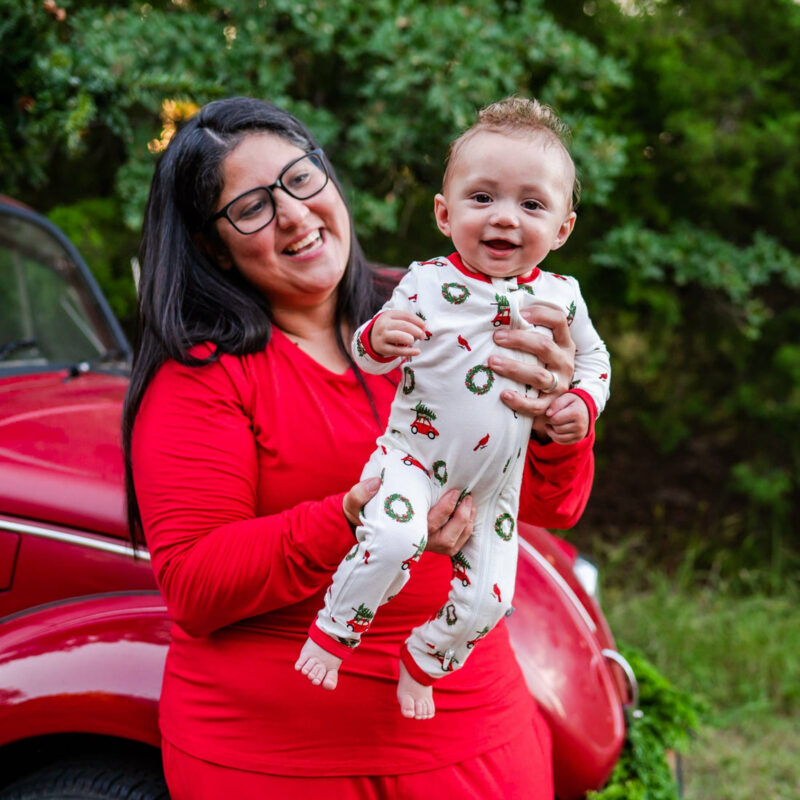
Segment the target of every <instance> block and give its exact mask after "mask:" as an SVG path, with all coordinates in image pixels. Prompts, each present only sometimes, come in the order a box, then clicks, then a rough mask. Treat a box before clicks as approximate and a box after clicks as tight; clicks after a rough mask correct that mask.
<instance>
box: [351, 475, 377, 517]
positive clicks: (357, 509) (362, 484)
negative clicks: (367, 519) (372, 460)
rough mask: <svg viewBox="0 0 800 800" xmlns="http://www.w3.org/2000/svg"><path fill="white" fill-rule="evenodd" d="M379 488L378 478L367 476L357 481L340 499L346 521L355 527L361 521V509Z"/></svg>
mask: <svg viewBox="0 0 800 800" xmlns="http://www.w3.org/2000/svg"><path fill="white" fill-rule="evenodd" d="M380 488H381V479H380V478H367V479H366V480H364V481H359V482H358V483H357V484H356V485H355V486H354V487H353V488H352V489H351V490H350V491H349V492H348V493H347V494H346V495H345V496H344V499H343V500H342V510H343V511H344V515H345V517H347V521H348V522H349V523H350V524H351V525H352V526H353V527H354V528H357V527H358V526H359V524H360V523H361V519H360V517H359V515H360V514H361V509H362V508H364V506H365V505H366V504H367V503H368V502H369V501H370V500H372V498H373V497H375V495H376V494H377V493H378V489H380Z"/></svg>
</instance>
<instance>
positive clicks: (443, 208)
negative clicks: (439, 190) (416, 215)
mask: <svg viewBox="0 0 800 800" xmlns="http://www.w3.org/2000/svg"><path fill="white" fill-rule="evenodd" d="M433 215H434V217H436V225H437V226H438V228H439V230H440V231H441V232H442V233H443V234H444V235H445V236H447V237H448V238H449V237H450V212H449V211H448V208H447V200H445V197H444V195H443V194H437V195H436V197H434V198H433Z"/></svg>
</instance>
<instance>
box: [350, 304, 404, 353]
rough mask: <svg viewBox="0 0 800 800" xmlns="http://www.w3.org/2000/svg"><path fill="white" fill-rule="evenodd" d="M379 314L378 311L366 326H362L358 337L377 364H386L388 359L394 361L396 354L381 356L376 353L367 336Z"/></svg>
mask: <svg viewBox="0 0 800 800" xmlns="http://www.w3.org/2000/svg"><path fill="white" fill-rule="evenodd" d="M381 313H383V312H381ZM380 315H381V314H380V313H379V314H376V315H375V316H374V317H373V318H372V319H371V320H370V321H369V324H368V325H367V327H366V328H364V330H363V331H361V336H360V337H359V338H360V339H361V344H362V345H363V346H364V349H365V350H366V351H367V355H368V356H369V357H370V358H371V359H372V360H373V361H377V362H378V363H379V364H388V363H389V362H390V361H395V360H396V359H397V356H381V355H378V353H376V352H375V351H374V350H373V349H372V342H371V341H370V338H369V334H370V332H371V331H372V326H373V325H374V324H375V322H376V321H377V319H378V317H379V316H380Z"/></svg>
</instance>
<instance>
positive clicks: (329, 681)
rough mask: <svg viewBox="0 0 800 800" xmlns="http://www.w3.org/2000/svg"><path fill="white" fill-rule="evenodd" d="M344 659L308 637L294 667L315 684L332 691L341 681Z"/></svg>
mask: <svg viewBox="0 0 800 800" xmlns="http://www.w3.org/2000/svg"><path fill="white" fill-rule="evenodd" d="M341 663H342V659H341V658H338V657H337V656H335V655H333V654H332V653H329V652H328V651H327V650H325V649H324V648H322V647H320V646H319V645H318V644H317V643H316V642H314V641H312V640H311V639H306V643H305V644H304V645H303V649H302V650H301V651H300V657H299V658H298V659H297V661H296V663H295V665H294V668H295V669H296V670H299V671H300V672H301V673H302V674H303V675H305V676H306V678H308V679H309V680H310V681H311V683H313V684H314V686H322V688H323V689H328V690H329V691H332V690H333V689H335V688H336V684H337V683H338V682H339V666H340V665H341Z"/></svg>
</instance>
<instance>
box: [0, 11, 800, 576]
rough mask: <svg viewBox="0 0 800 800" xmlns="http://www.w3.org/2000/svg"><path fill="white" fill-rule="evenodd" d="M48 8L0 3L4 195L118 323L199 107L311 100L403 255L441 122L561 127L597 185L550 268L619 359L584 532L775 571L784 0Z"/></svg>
mask: <svg viewBox="0 0 800 800" xmlns="http://www.w3.org/2000/svg"><path fill="white" fill-rule="evenodd" d="M48 9H49V10H48ZM58 9H59V6H54V5H52V4H48V5H47V6H45V5H43V4H41V3H40V2H38V0H0V78H2V80H0V96H1V97H2V102H1V103H0V160H1V161H2V164H3V170H2V173H1V174H0V192H4V193H7V194H11V195H13V196H16V197H18V198H19V199H22V200H23V201H27V202H29V203H30V204H31V205H33V206H34V207H36V208H38V209H41V210H43V211H45V212H51V211H53V213H54V214H55V216H54V219H56V218H57V219H58V220H59V221H63V222H64V224H65V225H66V226H67V227H68V228H69V231H68V232H69V233H70V234H71V235H73V236H74V237H75V238H76V239H77V242H78V245H79V247H80V248H81V249H82V250H84V253H85V255H86V257H87V260H88V261H89V263H90V266H91V267H92V268H93V269H94V270H95V272H96V273H97V275H98V277H99V278H100V281H101V284H102V285H103V287H104V289H105V290H106V292H107V293H108V294H109V297H110V300H111V303H112V306H113V307H114V309H115V310H116V311H117V313H118V314H120V315H121V316H122V317H123V322H124V323H125V325H126V327H127V328H128V329H130V328H131V319H130V317H131V314H132V296H131V290H132V286H131V283H130V281H129V278H128V275H129V264H130V259H131V257H132V256H133V255H134V254H135V250H136V245H135V240H136V237H137V235H138V232H139V229H140V226H141V219H142V211H143V208H144V203H145V199H146V195H147V191H148V185H149V180H150V176H151V174H152V170H153V167H154V164H155V159H156V158H157V154H158V152H159V150H160V149H161V148H163V146H164V145H165V143H166V141H167V140H168V138H169V136H170V134H171V131H173V130H174V129H175V127H176V126H177V125H180V123H181V121H182V120H183V119H185V118H187V117H188V116H189V115H191V113H193V111H194V110H195V109H196V108H197V107H199V106H200V105H202V104H204V103H206V102H208V101H209V100H213V99H216V98H220V97H224V96H229V95H235V94H248V95H254V96H259V97H264V98H266V99H269V100H272V101H273V102H275V103H278V104H280V105H283V106H285V107H287V108H288V109H290V110H292V111H294V112H295V113H297V114H298V115H299V116H300V117H301V118H302V119H303V120H304V121H305V122H307V124H308V125H309V127H310V128H311V129H312V130H313V131H314V133H315V135H316V136H317V138H318V139H319V141H320V142H321V143H322V145H323V146H324V147H325V148H326V150H327V151H328V153H329V154H330V156H331V159H332V160H333V162H334V163H335V164H336V166H337V169H338V171H339V174H340V176H341V177H342V179H343V180H344V183H345V187H346V190H347V194H348V199H349V201H350V202H351V205H352V207H353V209H354V213H355V219H356V225H357V229H358V232H359V235H360V236H361V238H362V242H363V243H364V245H365V247H366V250H367V252H368V253H369V255H370V256H371V257H372V258H373V259H374V260H375V261H381V262H384V263H394V264H405V263H408V262H409V261H410V260H411V259H412V258H418V257H425V256H428V255H432V254H435V253H437V252H440V250H441V248H442V247H444V246H446V245H445V243H444V242H443V240H442V237H441V235H440V234H439V232H438V231H437V229H436V227H435V225H434V224H433V219H432V214H431V205H432V197H433V194H434V193H435V192H436V191H437V190H438V188H439V183H440V180H441V175H442V171H443V166H444V158H445V153H446V150H447V146H448V143H449V142H450V140H451V139H452V138H453V136H455V135H456V134H457V133H459V132H460V131H461V130H462V129H463V128H464V127H465V126H467V125H468V124H469V123H470V121H471V120H472V118H473V115H474V112H475V110H476V109H477V108H478V107H480V106H482V105H484V104H486V103H488V102H491V101H493V100H496V99H498V98H500V97H502V96H504V95H507V94H510V93H514V92H516V93H521V94H525V95H535V96H537V97H538V98H540V99H541V100H543V101H545V102H548V103H551V104H553V105H554V106H555V107H556V108H557V110H558V111H559V112H560V113H561V114H562V116H563V117H564V119H565V120H566V121H567V122H568V123H569V124H570V125H571V127H572V129H573V152H574V156H575V160H576V164H577V167H578V171H579V174H580V176H581V178H582V182H583V185H584V192H583V204H582V206H581V208H580V209H579V220H578V225H577V227H576V230H575V233H574V234H573V236H572V237H571V239H570V241H569V242H568V244H567V246H566V247H565V248H563V249H561V250H559V251H558V252H557V253H553V254H551V256H549V257H548V261H547V262H546V267H549V268H551V269H553V270H555V271H559V272H568V273H572V274H575V275H577V276H578V277H579V278H580V279H581V282H582V285H583V289H584V294H585V296H586V297H587V298H588V300H589V305H590V309H591V313H592V317H593V319H594V320H595V323H596V325H597V327H598V329H599V330H600V332H601V334H602V335H603V336H604V337H605V338H606V340H607V342H608V344H609V347H610V350H611V352H612V358H613V363H614V385H613V387H612V391H613V399H612V401H611V403H610V405H609V408H608V409H607V411H606V412H605V414H604V416H603V418H602V419H601V423H600V426H599V429H598V430H599V434H600V436H601V447H600V449H599V454H600V460H599V462H598V463H599V470H598V478H597V482H596V488H595V495H594V496H595V498H597V500H596V502H594V503H593V505H592V506H590V511H589V514H588V515H587V516H586V517H585V520H586V522H585V523H584V525H585V526H586V527H587V528H589V529H592V528H598V527H599V528H600V529H602V530H603V531H604V533H605V534H606V535H608V536H613V535H614V531H615V529H624V528H626V527H629V526H631V525H637V526H641V527H647V528H649V529H650V530H651V531H652V532H659V533H664V534H665V535H663V536H653V537H652V538H651V540H652V542H653V543H654V544H652V545H651V546H652V547H654V548H655V547H657V546H658V544H657V543H658V542H662V541H668V540H671V538H670V536H669V531H668V530H667V528H672V529H673V530H687V529H690V528H692V527H695V528H697V529H698V530H699V529H701V528H702V529H703V530H704V531H705V532H706V533H707V534H708V536H709V538H710V539H711V540H712V541H720V542H721V541H725V542H726V548H727V549H728V550H729V551H731V552H734V551H735V552H741V553H746V554H747V558H750V557H753V556H755V557H758V554H759V553H764V554H765V555H764V558H765V559H766V560H767V561H769V562H770V563H773V564H777V563H778V561H776V557H775V553H776V550H777V549H781V548H784V547H793V546H794V545H792V541H793V539H792V531H793V530H794V528H796V525H797V523H798V521H800V499H799V498H800V354H799V353H800V351H798V346H797V344H796V342H797V341H798V340H800V335H799V334H800V311H798V309H800V302H798V301H800V261H799V260H798V259H799V258H800V257H799V256H798V253H799V252H800V227H798V226H797V225H796V221H795V216H796V214H795V211H794V202H793V201H794V198H795V197H796V196H797V194H798V192H800V148H797V146H796V142H797V140H798V137H799V135H800V111H798V109H797V102H796V101H797V97H798V96H800V50H798V48H797V46H796V42H797V41H798V40H800V36H799V34H800V5H798V4H797V3H796V2H794V0H773V2H771V3H768V4H766V5H765V4H753V3H751V2H749V1H748V0H709V2H707V3H685V2H683V1H682V0H631V2H619V0H591V1H590V2H585V0H473V2H469V3H466V2H457V3H453V2H446V1H445V0H425V1H423V0H375V2H369V3H364V2H361V0H340V2H335V3H334V2H331V1H330V0H269V1H268V2H261V3H252V2H247V0H181V1H180V2H177V0H174V1H173V0H151V2H149V3H127V4H114V3H108V2H101V1H100V0H61V11H60V12H59V10H58ZM56 209H57V210H56ZM117 226H118V227H117ZM653 476H658V478H659V480H654V479H653ZM659 484H661V485H659ZM765 498H772V500H771V501H770V502H766V501H765ZM765 520H766V524H764V521H765ZM578 535H579V536H580V535H581V532H580V529H579V534H578ZM780 563H786V562H780ZM776 568H777V567H776ZM782 568H783V567H782Z"/></svg>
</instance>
